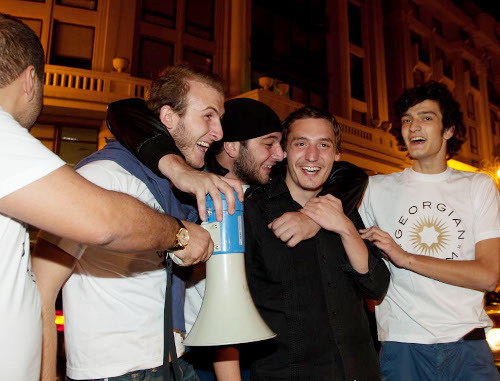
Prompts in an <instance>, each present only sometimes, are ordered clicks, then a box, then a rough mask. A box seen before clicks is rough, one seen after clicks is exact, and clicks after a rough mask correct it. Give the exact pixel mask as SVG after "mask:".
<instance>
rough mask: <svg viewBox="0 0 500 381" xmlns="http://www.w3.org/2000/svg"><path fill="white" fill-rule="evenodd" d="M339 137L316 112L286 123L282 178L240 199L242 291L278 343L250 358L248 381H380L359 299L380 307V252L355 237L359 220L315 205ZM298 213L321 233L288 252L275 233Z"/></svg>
mask: <svg viewBox="0 0 500 381" xmlns="http://www.w3.org/2000/svg"><path fill="white" fill-rule="evenodd" d="M339 133H340V131H339V126H338V124H337V122H336V121H335V119H334V118H333V117H331V116H330V115H329V114H327V113H325V112H323V111H321V110H319V109H316V108H312V107H305V108H302V109H299V110H297V111H295V112H293V113H292V114H290V115H289V116H288V117H287V119H286V120H285V122H284V135H285V138H284V141H285V145H286V154H287V160H288V163H287V167H286V172H285V173H283V174H281V175H279V176H276V177H273V178H272V179H271V182H270V183H269V184H268V185H265V186H262V187H260V188H258V189H255V190H252V189H251V190H250V191H249V192H250V194H249V195H247V197H246V200H245V229H246V237H245V242H246V252H245V258H246V271H247V277H248V284H249V288H250V291H251V294H252V297H253V299H254V302H255V304H256V306H257V308H258V310H259V312H260V313H261V315H262V317H263V318H264V320H265V321H266V323H267V324H268V325H269V327H270V328H271V329H272V330H273V331H274V332H276V333H277V334H278V336H277V337H276V339H273V340H268V341H266V342H262V343H260V344H257V345H256V347H255V348H254V349H253V354H254V356H255V360H254V361H253V363H252V379H256V380H306V379H315V380H346V379H348V380H353V379H358V380H372V379H377V378H379V377H380V371H379V366H378V361H377V354H376V351H375V348H374V345H373V342H372V339H371V335H370V330H369V325H368V320H367V318H366V315H365V312H364V310H363V295H366V296H368V297H370V298H373V299H379V298H380V297H382V296H383V294H384V293H385V291H386V289H387V286H388V283H389V272H388V271H387V268H386V266H385V265H384V263H383V261H382V260H381V259H380V258H378V257H377V254H378V250H377V249H376V248H375V247H374V246H371V245H370V244H365V242H363V240H362V239H361V237H360V236H359V234H358V232H357V229H359V227H360V226H362V224H361V219H360V217H359V215H358V213H357V211H356V210H355V209H354V211H353V212H352V213H351V214H350V215H349V216H346V215H345V214H344V211H343V209H342V204H341V202H340V200H339V199H337V198H335V197H333V196H332V195H326V196H321V192H322V191H323V188H324V184H325V181H326V180H327V178H328V176H329V175H330V173H331V170H332V167H333V164H334V162H335V161H336V160H338V158H339V150H340V136H339ZM318 196H319V197H318ZM299 211H300V212H301V213H302V214H304V215H305V216H307V217H309V218H310V219H312V220H313V221H314V222H315V223H316V224H318V225H319V226H320V227H321V230H320V231H319V233H318V234H316V235H315V236H314V237H313V238H311V239H308V240H304V241H302V242H300V243H298V244H297V245H295V246H294V247H290V246H289V245H287V242H286V239H282V237H281V234H279V233H278V234H277V233H276V231H275V226H274V225H275V224H277V223H279V220H281V219H282V218H283V217H284V216H286V215H287V214H288V213H294V212H299ZM285 225H287V224H285Z"/></svg>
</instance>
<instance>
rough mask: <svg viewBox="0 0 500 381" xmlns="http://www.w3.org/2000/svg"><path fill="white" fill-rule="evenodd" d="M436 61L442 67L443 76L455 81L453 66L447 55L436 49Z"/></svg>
mask: <svg viewBox="0 0 500 381" xmlns="http://www.w3.org/2000/svg"><path fill="white" fill-rule="evenodd" d="M436 60H437V61H438V62H437V63H438V65H441V69H442V70H443V75H444V76H445V77H447V78H449V79H453V65H452V64H451V62H450V60H449V59H448V57H446V55H445V53H444V52H443V51H442V50H441V49H439V48H436Z"/></svg>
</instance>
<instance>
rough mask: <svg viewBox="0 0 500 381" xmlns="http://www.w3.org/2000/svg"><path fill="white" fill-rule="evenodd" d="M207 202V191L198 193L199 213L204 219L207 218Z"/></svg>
mask: <svg viewBox="0 0 500 381" xmlns="http://www.w3.org/2000/svg"><path fill="white" fill-rule="evenodd" d="M205 202H206V197H205V193H203V192H199V193H196V204H197V205H198V214H199V215H200V218H201V220H202V221H206V220H207V209H206V206H205Z"/></svg>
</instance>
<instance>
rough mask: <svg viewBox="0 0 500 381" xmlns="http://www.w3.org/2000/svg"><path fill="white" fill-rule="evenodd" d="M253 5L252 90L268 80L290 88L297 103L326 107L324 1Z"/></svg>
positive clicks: (263, 1) (259, 2) (264, 0)
mask: <svg viewBox="0 0 500 381" xmlns="http://www.w3.org/2000/svg"><path fill="white" fill-rule="evenodd" d="M251 3H252V18H251V19H252V28H251V30H252V35H251V38H252V41H251V67H252V74H251V75H252V87H253V88H258V87H260V86H259V84H258V78H259V77H261V76H268V77H272V78H275V79H277V80H279V81H281V82H285V83H287V84H289V85H290V90H289V96H290V98H291V99H293V100H295V101H297V102H300V103H311V104H315V105H318V106H319V107H325V106H327V105H328V102H327V97H326V94H328V76H327V65H326V59H327V58H326V57H327V54H326V49H327V47H326V33H327V25H328V24H327V22H326V9H325V1H324V0H310V1H303V0H289V1H287V2H285V1H269V0H254V1H252V2H251Z"/></svg>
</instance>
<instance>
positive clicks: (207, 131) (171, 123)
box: [160, 81, 224, 168]
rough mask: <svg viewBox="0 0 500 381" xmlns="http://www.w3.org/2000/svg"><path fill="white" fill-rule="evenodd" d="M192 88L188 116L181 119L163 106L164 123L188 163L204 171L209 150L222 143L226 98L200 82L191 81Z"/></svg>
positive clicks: (162, 117) (161, 114)
mask: <svg viewBox="0 0 500 381" xmlns="http://www.w3.org/2000/svg"><path fill="white" fill-rule="evenodd" d="M189 86H190V87H189V92H188V94H187V107H186V112H185V113H184V115H183V116H182V117H179V115H178V114H177V113H175V112H174V111H173V110H172V109H171V108H170V107H169V106H163V107H162V108H161V111H160V119H161V120H162V122H163V124H164V125H165V126H166V127H167V129H168V131H169V132H170V134H171V135H172V138H173V139H174V141H175V144H176V146H177V147H178V148H179V150H180V151H181V153H182V154H183V155H184V157H185V158H186V162H187V163H188V164H189V165H191V166H192V167H194V168H201V167H203V165H204V163H205V153H206V152H207V149H208V148H209V147H210V145H212V143H214V142H215V141H218V140H220V139H222V127H221V123H220V118H221V116H222V114H223V113H224V96H223V95H222V94H221V93H220V92H219V91H217V90H216V89H214V88H213V87H211V86H209V85H206V84H204V83H201V82H198V81H189Z"/></svg>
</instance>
